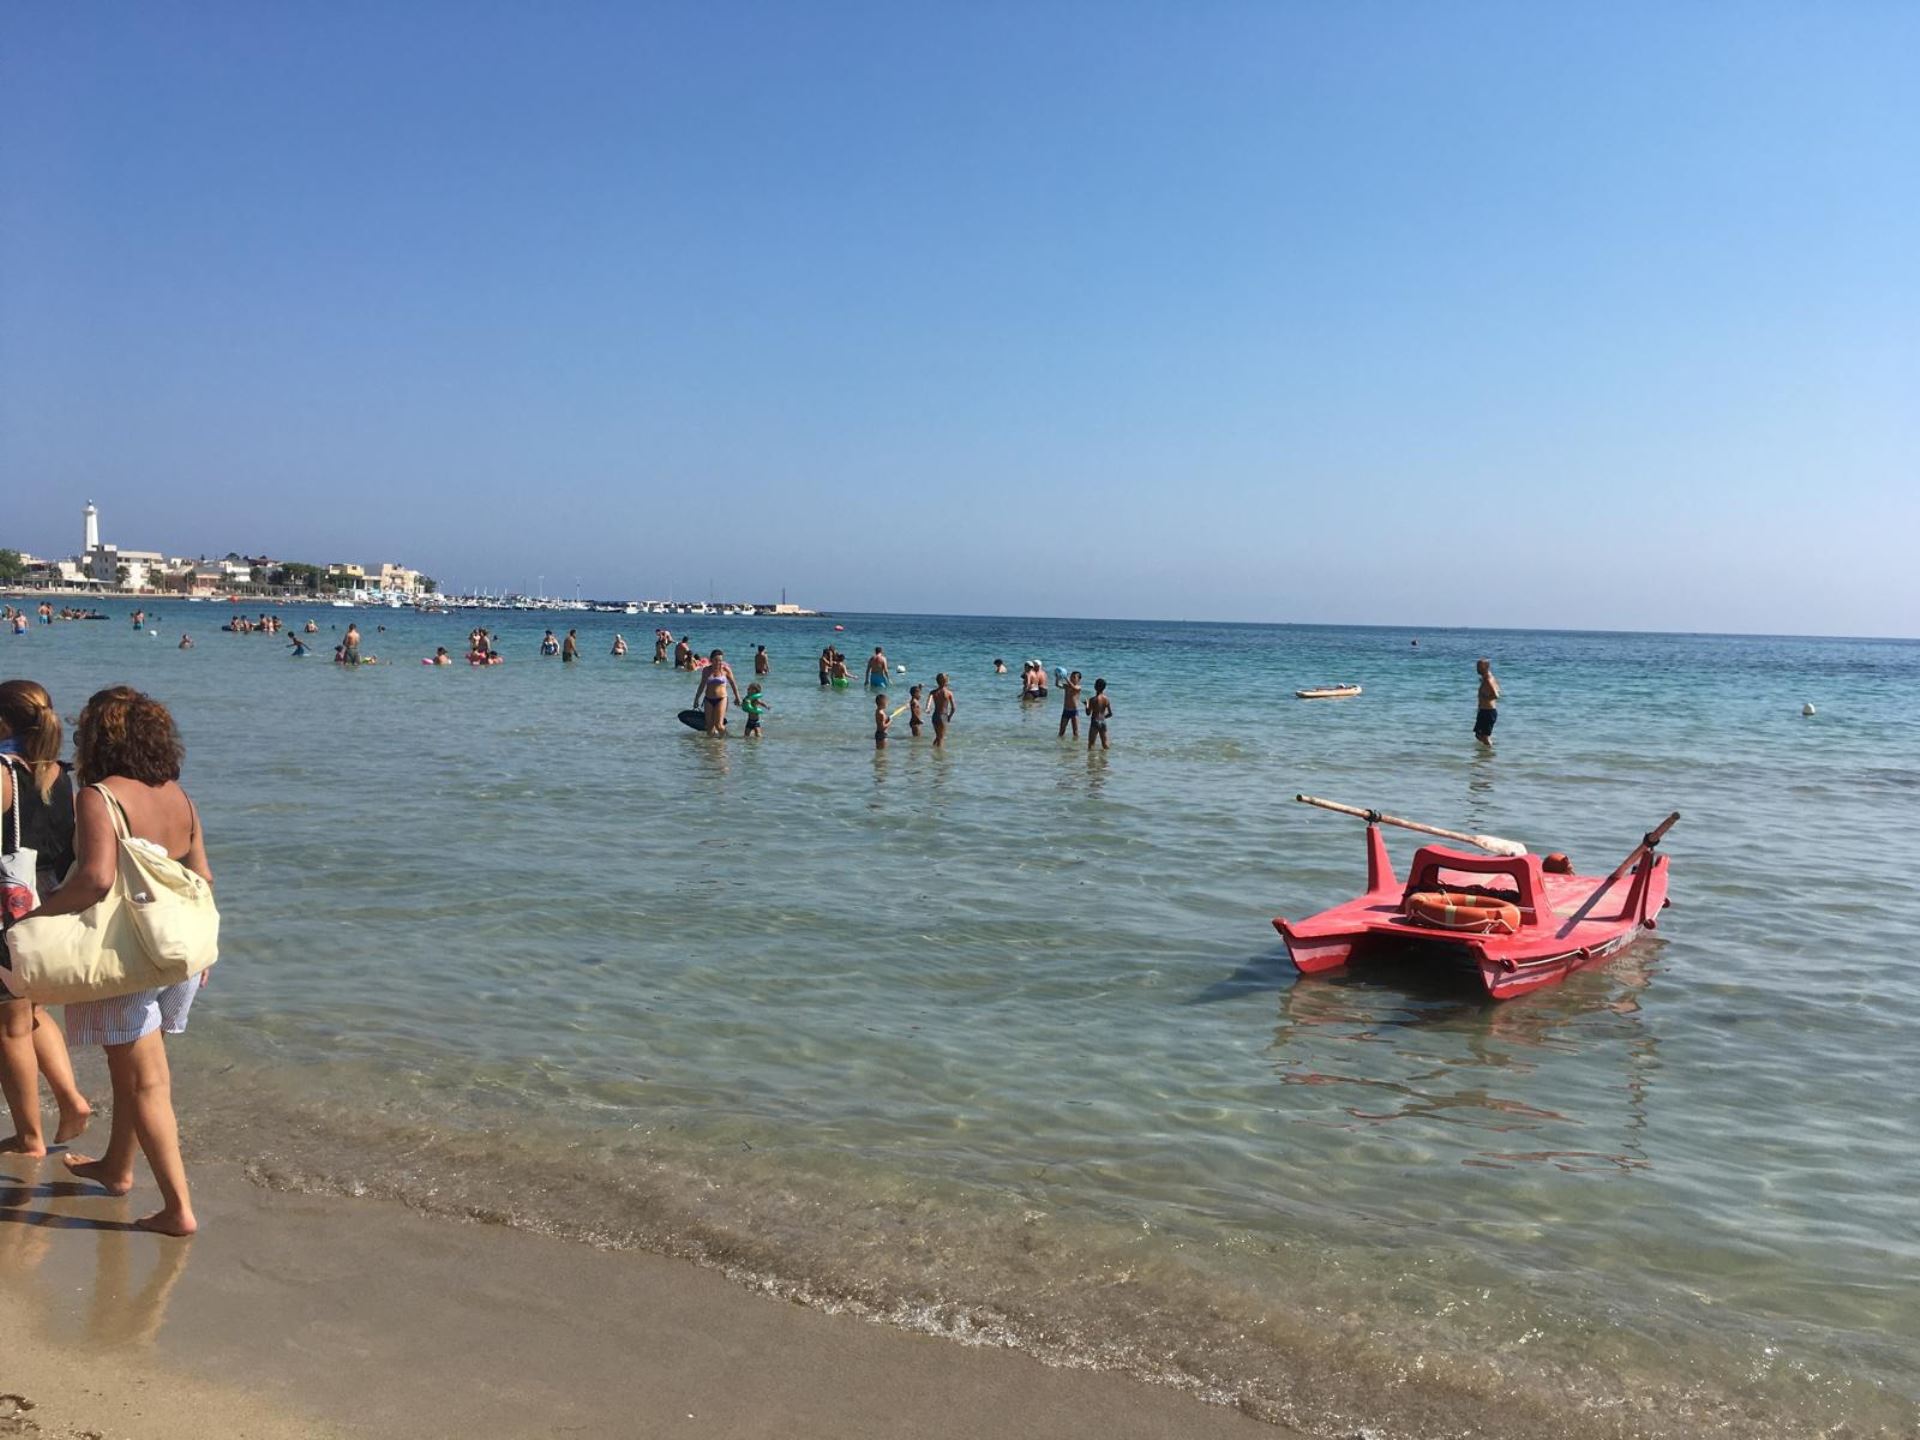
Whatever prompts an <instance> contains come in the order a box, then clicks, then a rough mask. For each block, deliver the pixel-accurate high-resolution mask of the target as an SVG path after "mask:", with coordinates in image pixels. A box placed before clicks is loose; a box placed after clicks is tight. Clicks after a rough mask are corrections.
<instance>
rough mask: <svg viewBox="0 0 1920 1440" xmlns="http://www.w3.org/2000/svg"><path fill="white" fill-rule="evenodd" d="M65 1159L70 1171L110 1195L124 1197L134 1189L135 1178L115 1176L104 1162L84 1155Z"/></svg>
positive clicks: (69, 1156)
mask: <svg viewBox="0 0 1920 1440" xmlns="http://www.w3.org/2000/svg"><path fill="white" fill-rule="evenodd" d="M63 1158H64V1159H65V1161H66V1165H67V1169H68V1170H70V1171H72V1172H73V1173H74V1174H75V1175H77V1176H79V1177H80V1178H81V1179H82V1180H91V1181H93V1183H94V1184H96V1185H98V1186H99V1187H100V1188H101V1189H102V1190H104V1191H106V1192H107V1193H108V1194H109V1195H124V1194H126V1193H127V1192H128V1191H129V1190H131V1189H133V1176H131V1175H115V1174H113V1173H112V1172H111V1171H109V1170H108V1169H107V1162H106V1161H104V1160H89V1159H87V1157H86V1156H84V1155H67V1156H65V1157H63Z"/></svg>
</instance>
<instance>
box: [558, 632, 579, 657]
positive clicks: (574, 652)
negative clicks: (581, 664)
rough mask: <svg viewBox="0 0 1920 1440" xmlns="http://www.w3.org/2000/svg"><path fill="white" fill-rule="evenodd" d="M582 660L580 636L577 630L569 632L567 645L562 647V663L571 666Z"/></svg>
mask: <svg viewBox="0 0 1920 1440" xmlns="http://www.w3.org/2000/svg"><path fill="white" fill-rule="evenodd" d="M579 658H580V634H579V632H578V631H576V630H569V631H567V639H566V643H565V644H564V645H562V646H561V647H560V663H561V664H563V665H571V664H573V662H574V661H576V660H578V659H579Z"/></svg>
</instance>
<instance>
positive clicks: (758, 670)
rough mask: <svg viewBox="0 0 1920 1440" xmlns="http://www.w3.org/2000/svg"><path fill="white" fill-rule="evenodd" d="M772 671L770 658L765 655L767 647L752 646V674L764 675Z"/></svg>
mask: <svg viewBox="0 0 1920 1440" xmlns="http://www.w3.org/2000/svg"><path fill="white" fill-rule="evenodd" d="M772 669H773V659H772V657H771V656H769V655H768V654H767V647H766V646H764V645H756V646H754V647H753V673H754V674H756V675H765V674H768V673H769V672H771V671H772Z"/></svg>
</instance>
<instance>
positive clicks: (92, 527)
mask: <svg viewBox="0 0 1920 1440" xmlns="http://www.w3.org/2000/svg"><path fill="white" fill-rule="evenodd" d="M86 517H87V544H86V548H85V549H83V550H82V551H81V552H80V553H81V554H82V555H91V554H92V553H93V552H94V551H96V550H98V549H99V548H100V512H99V511H98V510H96V509H94V508H93V501H91V500H89V501H87V509H86Z"/></svg>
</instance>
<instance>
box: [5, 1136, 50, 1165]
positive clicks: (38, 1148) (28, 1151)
mask: <svg viewBox="0 0 1920 1440" xmlns="http://www.w3.org/2000/svg"><path fill="white" fill-rule="evenodd" d="M46 1153H47V1147H46V1145H45V1143H44V1142H43V1143H41V1144H38V1145H29V1144H28V1143H27V1142H26V1141H24V1140H22V1139H21V1138H20V1137H19V1136H18V1135H9V1136H7V1138H6V1139H4V1140H0V1155H26V1156H29V1157H30V1158H32V1159H35V1160H38V1159H39V1158H40V1157H41V1156H42V1155H45V1154H46Z"/></svg>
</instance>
